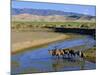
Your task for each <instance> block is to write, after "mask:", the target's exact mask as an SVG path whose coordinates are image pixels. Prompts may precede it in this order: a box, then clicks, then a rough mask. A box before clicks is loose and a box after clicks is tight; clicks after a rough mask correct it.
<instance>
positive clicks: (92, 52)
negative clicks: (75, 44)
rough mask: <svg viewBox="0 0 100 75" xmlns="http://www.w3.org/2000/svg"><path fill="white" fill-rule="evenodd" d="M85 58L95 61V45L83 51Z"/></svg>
mask: <svg viewBox="0 0 100 75" xmlns="http://www.w3.org/2000/svg"><path fill="white" fill-rule="evenodd" d="M84 54H85V59H86V60H89V61H91V62H94V63H96V47H93V48H90V49H88V50H85V51H84Z"/></svg>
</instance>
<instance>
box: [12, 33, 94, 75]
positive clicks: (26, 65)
mask: <svg viewBox="0 0 100 75" xmlns="http://www.w3.org/2000/svg"><path fill="white" fill-rule="evenodd" d="M82 36H85V37H83V38H75V39H71V40H63V41H58V42H55V43H51V44H48V45H45V46H42V47H39V48H35V49H31V50H27V51H25V52H21V53H18V54H14V55H12V56H11V62H12V66H11V73H12V74H17V73H18V74H19V73H37V72H54V71H74V70H90V69H95V68H96V64H95V63H92V62H90V61H87V60H82V59H79V58H76V59H62V58H60V59H57V58H56V57H52V56H51V55H49V54H48V50H51V49H53V48H54V47H55V46H56V47H57V48H70V47H77V46H81V47H79V48H78V50H86V49H88V48H91V47H93V46H94V45H95V44H96V41H95V40H94V39H93V37H92V36H89V35H82Z"/></svg>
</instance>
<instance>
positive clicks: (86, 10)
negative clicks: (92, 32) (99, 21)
mask: <svg viewBox="0 0 100 75" xmlns="http://www.w3.org/2000/svg"><path fill="white" fill-rule="evenodd" d="M12 8H33V9H52V10H60V11H64V12H74V13H81V14H86V15H92V16H95V15H96V12H95V11H96V6H94V5H72V4H57V3H43V2H29V1H12Z"/></svg>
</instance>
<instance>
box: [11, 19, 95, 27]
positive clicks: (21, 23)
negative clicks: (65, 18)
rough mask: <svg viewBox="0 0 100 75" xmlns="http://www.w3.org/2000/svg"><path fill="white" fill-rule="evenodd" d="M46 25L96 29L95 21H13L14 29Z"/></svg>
mask: <svg viewBox="0 0 100 75" xmlns="http://www.w3.org/2000/svg"><path fill="white" fill-rule="evenodd" d="M44 27H64V28H87V29H95V27H96V23H95V22H32V21H30V22H25V21H13V22H12V29H14V28H16V29H18V28H44Z"/></svg>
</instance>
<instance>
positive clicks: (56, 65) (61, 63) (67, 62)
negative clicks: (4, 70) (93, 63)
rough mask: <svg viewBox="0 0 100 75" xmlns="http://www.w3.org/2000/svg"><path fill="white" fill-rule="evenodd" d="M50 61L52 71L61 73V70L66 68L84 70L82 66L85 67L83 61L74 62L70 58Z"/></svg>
mask: <svg viewBox="0 0 100 75" xmlns="http://www.w3.org/2000/svg"><path fill="white" fill-rule="evenodd" d="M52 61H53V63H52V68H53V70H54V71H61V69H63V68H68V67H72V68H74V67H79V68H80V70H84V65H85V61H84V59H80V60H75V59H71V58H67V59H62V58H59V59H58V58H57V59H56V58H53V59H52Z"/></svg>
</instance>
